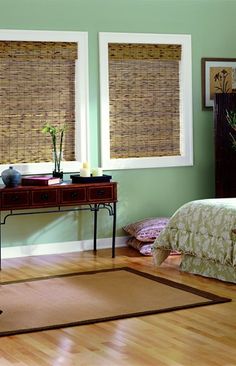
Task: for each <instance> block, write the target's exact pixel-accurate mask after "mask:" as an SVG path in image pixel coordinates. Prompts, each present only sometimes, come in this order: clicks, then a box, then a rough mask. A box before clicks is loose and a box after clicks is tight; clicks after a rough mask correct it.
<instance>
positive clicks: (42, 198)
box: [32, 189, 58, 207]
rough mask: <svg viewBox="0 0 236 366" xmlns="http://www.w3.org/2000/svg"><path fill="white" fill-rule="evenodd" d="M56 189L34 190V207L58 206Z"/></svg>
mask: <svg viewBox="0 0 236 366" xmlns="http://www.w3.org/2000/svg"><path fill="white" fill-rule="evenodd" d="M57 203H58V201H57V190H56V189H39V190H35V191H32V207H45V206H49V207H53V206H57Z"/></svg>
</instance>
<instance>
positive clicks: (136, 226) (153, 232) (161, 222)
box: [123, 217, 169, 242]
mask: <svg viewBox="0 0 236 366" xmlns="http://www.w3.org/2000/svg"><path fill="white" fill-rule="evenodd" d="M168 221H169V218H168V217H154V218H149V219H143V220H140V221H137V222H134V223H132V224H128V225H126V226H124V227H123V229H124V231H126V232H127V233H128V234H129V235H131V236H134V237H135V238H136V239H137V240H140V241H142V242H151V241H154V240H155V239H156V238H157V237H158V235H159V234H160V232H161V231H162V230H163V229H164V228H165V227H166V225H167V224H168Z"/></svg>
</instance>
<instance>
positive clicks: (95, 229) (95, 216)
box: [93, 204, 98, 252]
mask: <svg viewBox="0 0 236 366" xmlns="http://www.w3.org/2000/svg"><path fill="white" fill-rule="evenodd" d="M97 214H98V205H97V204H95V205H94V227H93V251H94V252H96V251H97V217H98V215H97Z"/></svg>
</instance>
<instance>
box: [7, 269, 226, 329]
mask: <svg viewBox="0 0 236 366" xmlns="http://www.w3.org/2000/svg"><path fill="white" fill-rule="evenodd" d="M0 294H1V296H0V309H1V310H2V314H0V336H7V335H12V334H20V333H27V332H34V331H41V330H48V329H55V328H62V327H70V326H76V325H82V324H91V323H96V322H101V321H109V320H116V319H122V318H129V317H137V316H143V315H150V314H156V313H162V312H167V311H174V310H180V309H186V308H192V307H196V306H202V305H210V304H216V303H222V302H227V301H230V299H228V298H223V297H219V296H216V295H214V294H210V293H207V292H203V291H200V290H198V289H194V288H191V287H189V286H185V285H182V284H179V283H175V282H173V281H169V280H167V279H164V278H161V277H157V276H153V275H150V274H147V273H144V272H140V271H137V270H134V269H131V268H126V267H124V268H116V269H108V270H98V271H92V272H83V273H71V274H64V275H59V276H54V277H43V278H36V279H29V280H24V281H17V282H4V283H1V287H0Z"/></svg>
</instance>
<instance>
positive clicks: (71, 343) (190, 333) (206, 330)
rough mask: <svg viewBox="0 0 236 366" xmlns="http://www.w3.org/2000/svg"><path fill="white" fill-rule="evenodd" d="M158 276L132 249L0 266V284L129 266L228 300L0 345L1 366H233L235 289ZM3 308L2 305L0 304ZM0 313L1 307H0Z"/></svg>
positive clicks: (173, 274)
mask: <svg viewBox="0 0 236 366" xmlns="http://www.w3.org/2000/svg"><path fill="white" fill-rule="evenodd" d="M179 261H180V258H179V257H178V256H175V257H169V258H168V259H167V260H166V262H165V263H164V264H163V265H162V266H161V267H159V268H155V267H154V266H153V262H152V258H151V257H143V256H140V255H139V254H138V253H137V252H136V251H134V250H133V249H131V248H119V249H117V256H116V258H114V259H112V258H111V251H110V250H108V249H107V250H99V251H98V252H97V255H96V256H94V254H93V252H79V253H69V254H63V255H51V256H35V257H26V258H17V259H8V260H3V261H2V262H3V263H2V264H3V266H2V267H3V268H2V271H1V272H0V281H1V282H4V281H13V280H16V279H18V280H19V279H26V278H35V277H43V276H51V275H55V274H62V273H71V272H80V271H81V272H84V271H90V270H97V269H104V268H115V267H123V266H129V267H132V268H135V269H137V270H140V271H144V272H147V273H150V274H154V275H157V276H161V277H165V278H168V279H171V280H173V281H176V282H180V283H184V284H187V285H189V286H192V287H196V288H199V289H202V290H205V291H209V292H213V293H215V294H217V295H220V296H225V297H230V298H232V299H233V301H232V302H230V303H225V304H217V305H211V306H205V307H204V306H203V307H199V308H193V309H186V310H180V311H175V312H170V313H165V314H157V315H150V316H144V317H138V318H130V319H122V320H117V321H111V322H104V323H98V324H92V325H85V326H79V327H71V328H64V329H58V330H50V331H44V332H38V333H31V334H23V335H17V336H11V337H2V338H0V365H1V366H190V365H192V366H235V365H236V361H235V360H236V302H235V300H236V291H235V290H236V286H235V285H233V284H229V283H224V282H221V281H217V280H213V279H208V278H203V277H200V276H194V275H190V274H187V273H183V272H181V271H179ZM0 304H1V303H0ZM0 308H1V306H0Z"/></svg>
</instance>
